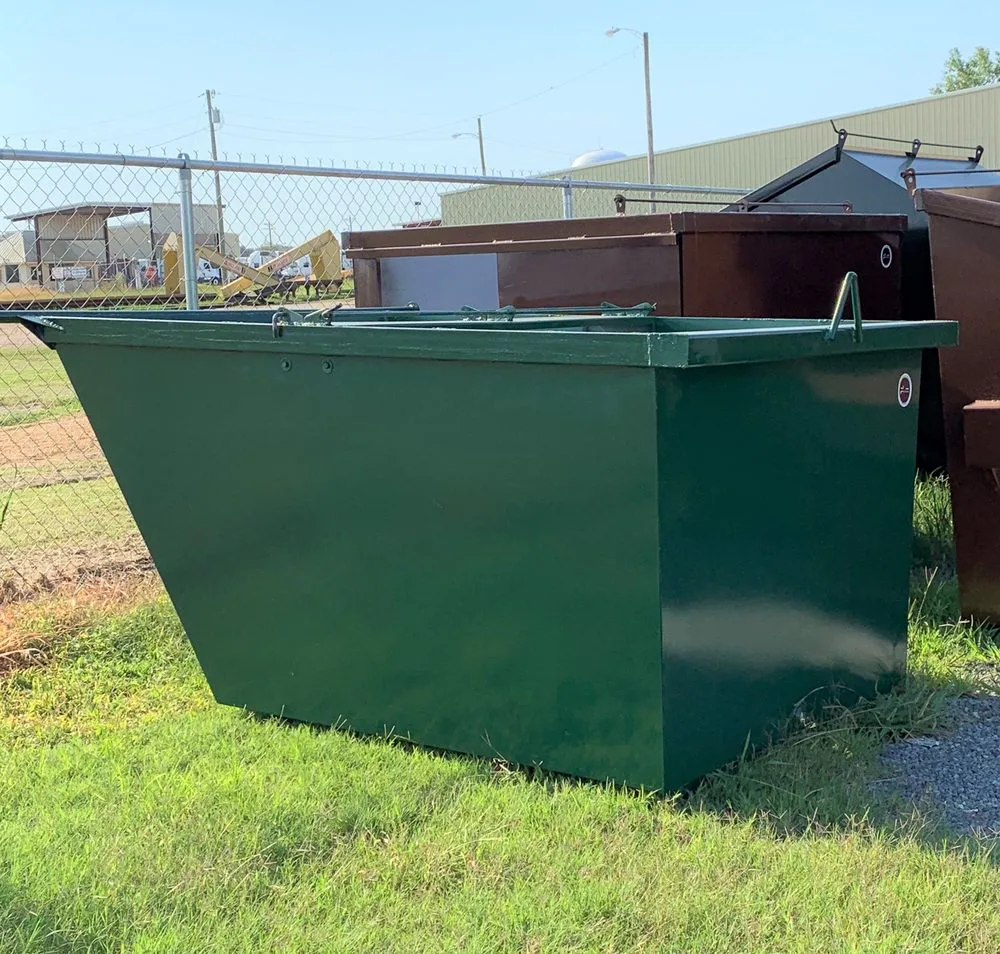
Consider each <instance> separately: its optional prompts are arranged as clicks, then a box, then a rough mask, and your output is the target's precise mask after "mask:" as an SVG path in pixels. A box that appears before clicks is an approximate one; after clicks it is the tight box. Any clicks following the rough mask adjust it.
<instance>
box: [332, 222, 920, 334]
mask: <svg viewBox="0 0 1000 954" xmlns="http://www.w3.org/2000/svg"><path fill="white" fill-rule="evenodd" d="M905 230H906V217H905V216H903V215H853V214H816V213H810V214H804V215H796V214H792V213H787V212H786V213H775V214H768V213H758V212H754V213H740V212H680V213H664V214H655V215H642V216H610V217H605V218H592V219H568V220H553V221H543V222H519V223H512V224H506V225H472V226H442V227H434V228H420V229H394V230H390V231H381V232H349V233H347V234H345V236H344V242H343V245H344V248H345V251H346V254H347V255H348V256H349V257H350V258H351V259H352V260H353V263H354V277H355V298H356V303H357V305H358V306H359V307H378V306H381V307H396V306H397V305H405V304H407V303H408V302H416V303H417V304H419V305H420V307H421V308H423V309H460V308H462V307H466V306H468V307H473V308H479V309H492V308H499V307H505V306H507V305H513V306H515V307H517V308H548V307H556V306H571V305H581V306H587V307H590V306H596V305H600V304H601V303H602V302H613V303H615V304H618V305H633V304H636V303H638V302H651V303H653V304H655V306H656V314H658V315H664V316H681V315H690V316H710V317H717V318H718V317H722V318H728V317H746V318H755V317H773V318H820V317H826V316H828V315H829V314H830V312H831V310H832V308H833V305H834V302H835V300H836V296H837V291H838V289H839V287H840V283H841V281H842V280H843V277H844V274H845V272H848V271H853V272H856V273H857V275H858V277H859V280H860V287H861V297H862V301H863V304H864V308H865V313H866V315H870V316H871V317H872V318H878V319H887V320H897V319H899V318H900V309H901V303H900V296H901V271H900V268H901V265H900V259H901V255H900V247H901V242H902V236H903V233H904V231H905Z"/></svg>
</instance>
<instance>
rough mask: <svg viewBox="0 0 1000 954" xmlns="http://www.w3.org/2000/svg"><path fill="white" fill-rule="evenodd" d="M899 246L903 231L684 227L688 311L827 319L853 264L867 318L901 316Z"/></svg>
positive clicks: (685, 299)
mask: <svg viewBox="0 0 1000 954" xmlns="http://www.w3.org/2000/svg"><path fill="white" fill-rule="evenodd" d="M886 249H888V251H885V250H886ZM899 249H900V233H899V232H841V233H833V232H830V233H825V232H800V233H796V232H791V231H789V232H775V233H771V234H768V235H759V234H754V233H752V232H743V233H741V232H691V233H685V234H682V235H681V271H682V281H683V286H684V314H685V315H692V316H704V315H740V316H746V317H762V318H822V317H825V316H826V315H829V314H831V313H832V312H833V306H834V303H835V301H836V299H837V291H838V289H839V288H840V283H841V281H842V280H843V277H844V273H845V272H846V271H848V270H853V271H855V272H857V275H858V281H859V284H860V287H861V305H862V309H863V311H864V314H865V316H866V317H867V318H871V319H879V320H886V321H898V320H899V318H900V293H901V292H900V254H899ZM720 276H725V281H721V280H720Z"/></svg>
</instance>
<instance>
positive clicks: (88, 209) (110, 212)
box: [7, 202, 150, 222]
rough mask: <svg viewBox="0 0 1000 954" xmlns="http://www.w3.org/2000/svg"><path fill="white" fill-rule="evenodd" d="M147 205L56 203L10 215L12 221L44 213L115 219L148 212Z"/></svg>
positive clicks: (20, 220)
mask: <svg viewBox="0 0 1000 954" xmlns="http://www.w3.org/2000/svg"><path fill="white" fill-rule="evenodd" d="M149 210H150V206H149V205H148V204H147V205H97V204H94V203H90V202H83V203H80V204H77V205H56V206H52V207H51V208H48V209H36V210H34V211H31V212H17V213H15V214H11V215H8V216H7V218H8V219H10V221H11V222H23V221H25V220H26V219H33V218H35V217H36V216H42V215H89V216H92V217H95V218H104V219H113V218H116V217H118V216H120V215H134V214H135V213H137V212H148V211H149Z"/></svg>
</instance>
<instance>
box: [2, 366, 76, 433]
mask: <svg viewBox="0 0 1000 954" xmlns="http://www.w3.org/2000/svg"><path fill="white" fill-rule="evenodd" d="M79 410H80V402H79V401H78V400H77V399H76V394H75V393H74V391H73V387H72V385H71V384H70V383H69V378H67V377H66V372H65V371H64V370H63V366H62V362H60V361H59V359H58V358H57V357H56V355H55V352H53V351H49V350H47V349H45V348H34V347H31V348H4V349H0V427H11V426H13V425H15V424H30V423H32V422H34V421H41V420H46V419H48V418H53V417H60V416H61V415H63V414H72V413H74V412H76V411H79Z"/></svg>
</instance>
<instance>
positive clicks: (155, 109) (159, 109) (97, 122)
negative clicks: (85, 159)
mask: <svg viewBox="0 0 1000 954" xmlns="http://www.w3.org/2000/svg"><path fill="white" fill-rule="evenodd" d="M187 105H189V99H184V100H181V101H178V102H173V103H163V104H160V105H158V106H152V107H147V108H146V109H143V110H141V111H140V112H137V113H129V114H128V115H127V116H115V117H111V118H107V119H94V120H88V121H87V122H85V123H81V124H80V125H78V126H63V127H60V131H61V132H60V134H62V133H70V132H73V131H74V130H78V129H90V128H91V127H92V126H106V125H107V124H108V123H122V122H127V121H128V120H130V119H138V118H139V117H140V116H152V115H154V114H156V113H163V112H166V111H167V110H168V109H177V108H178V107H180V106H187ZM170 125H176V123H171V124H170ZM26 132H28V133H30V134H31V135H33V136H40V135H41V134H42V133H41V132H40V131H38V130H36V131H34V132H32V131H31V130H30V129H29V130H26Z"/></svg>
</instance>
